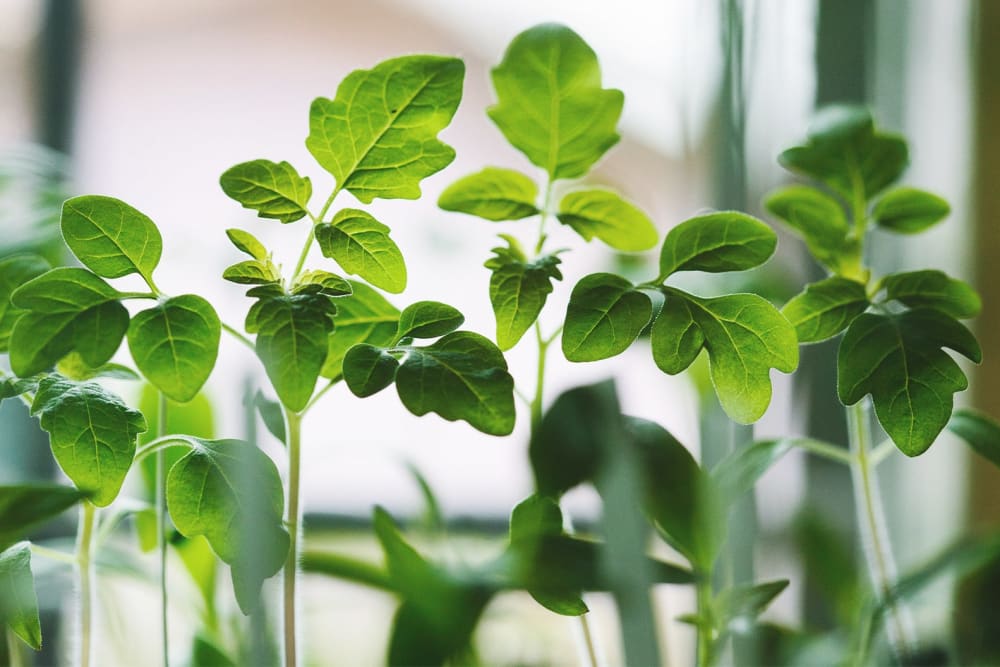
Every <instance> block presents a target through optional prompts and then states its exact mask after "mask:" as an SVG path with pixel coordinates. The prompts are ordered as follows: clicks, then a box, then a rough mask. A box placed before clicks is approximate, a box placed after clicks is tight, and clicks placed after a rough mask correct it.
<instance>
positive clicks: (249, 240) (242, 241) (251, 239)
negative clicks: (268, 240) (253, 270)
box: [226, 228, 267, 262]
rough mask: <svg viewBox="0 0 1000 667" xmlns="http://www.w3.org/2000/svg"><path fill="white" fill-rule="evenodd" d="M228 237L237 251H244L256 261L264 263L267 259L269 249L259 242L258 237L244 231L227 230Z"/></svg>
mask: <svg viewBox="0 0 1000 667" xmlns="http://www.w3.org/2000/svg"><path fill="white" fill-rule="evenodd" d="M226 236H228V237H229V240H230V241H231V242H232V244H233V245H234V246H236V247H237V249H239V250H242V251H243V252H245V253H246V254H248V255H250V256H251V257H253V258H254V259H256V260H259V261H261V262H263V261H264V260H265V259H267V248H265V247H264V244H263V243H261V242H260V241H258V240H257V237H256V236H254V235H253V234H251V233H250V232H245V231H243V230H242V229H235V228H234V229H227V230H226Z"/></svg>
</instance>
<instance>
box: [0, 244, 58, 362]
mask: <svg viewBox="0 0 1000 667" xmlns="http://www.w3.org/2000/svg"><path fill="white" fill-rule="evenodd" d="M48 270H49V263H48V262H47V261H46V260H45V259H44V258H42V257H39V256H37V255H14V256H13V257H7V258H6V259H3V260H0V352H6V351H7V349H8V345H9V343H10V334H11V331H12V330H13V329H14V323H15V322H17V320H18V318H19V317H21V315H23V314H24V312H25V311H24V309H23V308H18V307H17V306H15V305H14V304H12V303H11V300H10V296H11V294H12V293H13V292H14V290H15V289H17V288H18V287H20V286H21V285H23V284H25V283H26V282H28V281H29V280H31V279H32V278H36V277H38V276H40V275H42V274H43V273H45V272H46V271H48Z"/></svg>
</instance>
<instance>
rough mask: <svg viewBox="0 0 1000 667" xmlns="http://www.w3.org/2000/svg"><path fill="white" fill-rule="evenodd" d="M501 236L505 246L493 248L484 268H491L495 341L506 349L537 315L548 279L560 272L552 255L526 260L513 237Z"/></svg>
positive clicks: (556, 277)
mask: <svg viewBox="0 0 1000 667" xmlns="http://www.w3.org/2000/svg"><path fill="white" fill-rule="evenodd" d="M505 240H506V241H507V244H508V247H506V248H505V247H503V246H500V247H497V248H494V249H493V252H494V253H496V256H495V257H491V258H490V259H489V260H487V261H486V268H488V269H492V271H493V274H492V275H491V276H490V303H491V304H492V305H493V314H494V315H495V316H496V321H497V345H498V346H499V347H500V349H501V350H504V351H507V350H509V349H511V348H512V347H514V346H515V345H516V344H517V342H518V341H519V340H521V337H522V336H523V335H524V333H525V332H526V331H527V330H528V329H529V328H531V325H532V324H534V323H535V320H537V319H538V315H539V313H541V312H542V308H543V307H544V306H545V300H546V299H547V298H548V295H549V294H550V293H551V292H552V281H553V280H562V272H561V271H560V270H559V264H560V261H561V260H560V259H559V257H557V256H556V255H542V256H541V257H537V258H535V259H534V260H532V261H531V262H528V261H526V259H525V257H524V253H523V252H522V251H521V250H520V248H519V246H518V245H517V242H516V241H515V240H514V239H513V238H511V237H505Z"/></svg>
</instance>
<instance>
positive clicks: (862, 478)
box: [847, 399, 912, 662]
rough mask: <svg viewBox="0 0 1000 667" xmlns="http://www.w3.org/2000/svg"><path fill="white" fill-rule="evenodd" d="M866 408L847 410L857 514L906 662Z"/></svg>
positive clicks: (905, 636) (892, 637)
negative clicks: (892, 590) (871, 451)
mask: <svg viewBox="0 0 1000 667" xmlns="http://www.w3.org/2000/svg"><path fill="white" fill-rule="evenodd" d="M867 405H868V404H867V399H865V400H862V401H858V402H857V403H855V404H854V405H852V406H850V407H849V408H847V422H848V437H849V439H850V446H851V453H852V454H854V458H855V460H854V465H852V466H851V477H852V479H853V482H854V485H853V486H854V504H855V511H856V512H857V516H858V526H859V529H860V530H861V539H862V543H863V546H864V553H865V562H866V563H867V564H868V572H869V576H870V577H871V580H872V585H873V586H874V587H875V591H876V595H877V596H878V597H879V598H880V599H882V600H883V601H884V602H885V603H886V605H887V611H886V615H887V616H888V623H887V635H888V638H889V645H890V646H891V647H892V651H893V653H894V654H895V656H896V659H897V661H898V662H905V661H904V660H903V658H904V657H905V656H906V655H907V654H908V653H909V650H910V646H912V642H911V639H910V633H909V632H908V630H909V628H908V627H907V626H908V623H907V620H906V618H905V613H906V611H905V609H904V608H902V607H901V606H900V605H899V604H898V603H897V602H895V601H894V600H893V599H892V598H891V597H890V595H891V593H890V591H891V587H892V585H893V583H894V581H895V579H896V563H895V561H894V560H893V557H892V551H891V548H890V544H889V538H888V534H887V533H886V529H885V516H884V514H883V510H882V501H881V498H880V496H879V493H878V486H877V485H876V481H875V479H874V475H873V472H874V471H873V470H872V467H871V461H870V460H869V450H870V449H871V421H870V419H869V415H868V411H867Z"/></svg>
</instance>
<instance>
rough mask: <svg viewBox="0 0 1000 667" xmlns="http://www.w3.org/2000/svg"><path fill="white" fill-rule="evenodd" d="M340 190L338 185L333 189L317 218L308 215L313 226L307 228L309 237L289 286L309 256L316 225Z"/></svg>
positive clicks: (321, 219) (324, 215) (300, 271)
mask: <svg viewBox="0 0 1000 667" xmlns="http://www.w3.org/2000/svg"><path fill="white" fill-rule="evenodd" d="M341 189H342V187H341V186H340V185H338V186H337V187H335V188H334V189H333V192H331V193H330V196H329V197H327V198H326V203H325V204H323V208H322V210H320V212H319V215H318V216H315V217H314V216H313V215H312V214H310V215H309V217H310V218H311V219H312V221H313V224H312V226H311V227H310V228H309V237H308V238H306V242H305V245H303V246H302V252H301V253H299V261H298V262H296V263H295V271H294V272H293V273H292V277H291V279H290V280H289V281H288V283H289V284H290V285H291V284H293V283H295V279H296V278H298V277H299V274H300V273H302V267H304V266H305V264H306V258H307V257H308V256H309V251H310V250H311V249H312V244H313V239H315V237H316V234H315V233H314V232H315V231H316V225H317V224H319V223H320V222H322V221H323V218H324V217H326V214H327V212H328V211H329V210H330V206H332V205H333V200H334V199H336V198H337V195H339V194H340V191H341Z"/></svg>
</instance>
